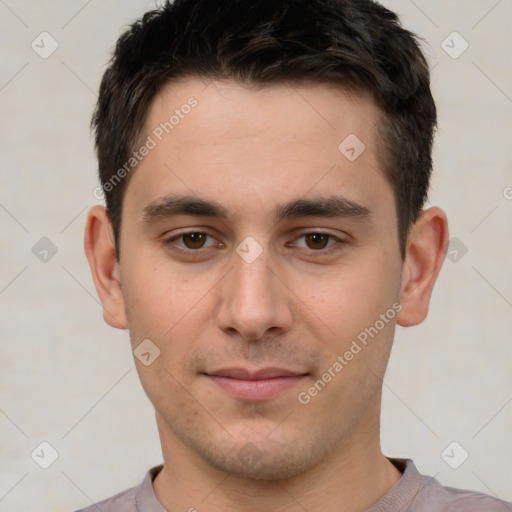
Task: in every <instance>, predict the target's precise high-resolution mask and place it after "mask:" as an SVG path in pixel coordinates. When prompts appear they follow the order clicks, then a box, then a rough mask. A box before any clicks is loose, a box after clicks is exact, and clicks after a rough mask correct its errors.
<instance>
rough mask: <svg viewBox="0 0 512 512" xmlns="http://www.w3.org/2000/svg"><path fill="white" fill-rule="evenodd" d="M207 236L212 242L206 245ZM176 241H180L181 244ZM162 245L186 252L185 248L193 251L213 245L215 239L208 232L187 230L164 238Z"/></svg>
mask: <svg viewBox="0 0 512 512" xmlns="http://www.w3.org/2000/svg"><path fill="white" fill-rule="evenodd" d="M208 238H211V239H212V242H213V243H211V244H210V245H206V241H207V239H208ZM178 242H182V244H179V243H178ZM164 245H165V246H166V247H172V248H173V249H175V250H177V251H178V252H186V251H187V250H188V251H194V250H197V249H203V248H205V247H212V246H214V245H215V239H214V238H213V237H211V236H210V235H209V234H208V233H204V232H202V231H189V232H187V233H181V234H179V235H175V236H173V237H171V238H168V239H166V240H164Z"/></svg>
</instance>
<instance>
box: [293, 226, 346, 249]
mask: <svg viewBox="0 0 512 512" xmlns="http://www.w3.org/2000/svg"><path fill="white" fill-rule="evenodd" d="M301 239H303V240H304V242H305V244H304V245H300V244H296V247H301V248H304V249H310V250H311V251H313V252H321V253H323V254H325V253H329V252H331V251H332V249H330V248H331V247H334V246H336V245H343V244H344V243H346V242H345V241H344V240H342V239H341V238H338V237H336V236H334V235H331V234H330V233H322V232H319V231H312V232H309V233H303V234H302V235H300V236H299V237H298V238H296V240H301Z"/></svg>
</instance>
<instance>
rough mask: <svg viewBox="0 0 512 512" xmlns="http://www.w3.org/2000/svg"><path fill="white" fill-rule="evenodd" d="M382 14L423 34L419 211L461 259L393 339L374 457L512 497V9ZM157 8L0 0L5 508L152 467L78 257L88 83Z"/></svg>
mask: <svg viewBox="0 0 512 512" xmlns="http://www.w3.org/2000/svg"><path fill="white" fill-rule="evenodd" d="M386 4H387V5H388V6H389V7H391V8H393V9H395V10H396V11H397V12H398V13H400V14H401V15H402V19H403V22H404V24H405V25H406V26H407V27H408V28H410V29H411V30H413V31H415V32H417V33H418V34H419V35H420V36H421V37H423V38H424V39H425V41H426V43H425V48H426V51H427V53H428V55H429V59H430V62H431V65H432V67H433V72H432V78H433V91H434V95H435V97H436V100H437V103H438V107H439V123H440V129H439V133H438V137H437V143H436V150H435V176H434V179H433V184H432V192H431V203H432V204H436V205H440V206H442V207H443V208H444V209H445V210H446V211H447V213H448V215H449V218H450V226H451V236H452V237H457V238H458V239H459V240H460V242H461V243H463V244H464V245H465V246H466V247H467V253H466V254H464V255H463V257H460V256H461V254H462V253H461V252H460V251H459V253H458V255H459V258H460V259H459V260H458V261H457V262H452V261H446V262H445V266H444V269H443V271H442V273H441V276H440V279H439V282H438V285H437V287H436V290H435V293H434V296H433V300H432V307H431V314H430V317H429V319H428V320H427V321H426V322H424V323H423V324H422V325H420V326H418V327H414V328H409V329H399V331H398V334H397V339H396V344H395V347H394V349H393V354H392V361H391V364H390V367H389V371H388V373H387V376H386V379H385V388H384V399H383V425H382V441H383V448H384V451H385V453H386V454H387V455H392V456H400V457H410V458H413V459H414V460H415V462H416V464H417V466H418V468H419V469H420V471H421V472H423V473H426V474H430V475H435V476H436V478H437V479H439V480H440V481H441V482H443V483H445V484H449V485H454V486H458V487H465V488H473V489H478V490H481V491H484V492H486V493H489V494H497V495H499V496H500V497H502V498H504V499H508V500H512V471H511V467H512V435H511V432H512V339H511V331H512V270H511V262H512V237H511V233H512V200H511V198H512V188H507V187H512V173H511V168H512V167H511V160H512V156H511V154H512V153H511V150H510V143H511V134H512V130H511V128H512V60H511V59H510V48H512V35H511V33H512V26H511V21H510V20H512V2H511V1H510V0H501V1H496V0H478V1H477V0H471V1H468V0H453V1H450V2H445V1H443V0H435V1H432V0H431V1H426V0H416V1H414V2H413V1H412V0H399V1H388V2H386ZM153 6H154V2H146V1H142V0H141V1H135V0H131V1H120V0H117V1H105V0H101V1H100V0H90V1H88V2H87V1H84V0H82V1H78V0H73V1H71V0H67V1H57V0H55V1H48V0H47V1H39V2H35V1H32V2H30V1H28V0H2V1H0V41H1V52H2V53H1V60H0V62H1V65H0V109H1V118H0V119H1V123H0V156H1V165H0V169H1V171H0V172H1V175H2V181H1V183H2V186H1V187H0V244H1V267H0V308H1V310H0V311H1V312H0V322H1V327H0V328H1V346H0V350H1V354H0V364H1V370H0V389H1V392H0V450H1V460H0V512H3V511H9V512H13V511H14V512H16V511H23V512H25V511H27V510H31V509H34V510H36V509H37V510H39V511H48V512H49V511H52V512H54V511H71V510H74V509H76V508H78V507H81V506H85V505H88V504H89V503H90V500H98V499H101V498H105V497H107V496H109V495H111V494H114V493H116V492H118V491H120V490H122V489H125V488H127V487H129V486H132V485H135V484H137V483H138V482H139V481H140V480H141V479H142V477H143V475H144V473H145V471H146V470H147V469H148V468H149V467H150V466H152V465H155V464H158V463H160V461H161V454H160V447H159V441H158V436H157V431H156V426H155V424H154V417H153V412H152V408H151V406H150V404H149V402H148V400H147V399H146V397H145V395H144V394H143V391H142V389H141V387H140V385H139V383H138V378H137V375H136V371H135V367H134V362H133V359H132V355H131V353H130V349H129V343H128V338H127V333H125V332H120V331H115V330H114V329H112V328H110V327H108V326H107V325H106V324H104V323H103V320H102V316H101V308H100V306H99V303H98V301H97V299H96V293H95V290H94V288H93V284H92V280H91V277H90V275H89V269H88V266H87V263H86V260H85V257H84V254H83V249H82V233H83V228H84V221H85V215H86V210H87V208H88V207H90V206H91V205H93V204H95V203H97V202H98V201H97V200H96V199H95V198H94V197H93V195H92V191H93V189H94V188H95V187H96V186H97V181H96V175H95V170H96V163H95V159H94V155H93V149H92V139H91V135H90V133H89V128H88V125H89V119H90V114H91V112H92V109H93V105H94V102H95V100H96V91H97V88H98V85H99V80H100V77H101V74H102V72H103V70H104V66H105V63H106V61H107V58H108V55H109V52H110V50H111V49H112V47H113V45H114V43H115V40H116V39H117V36H118V35H119V34H120V33H121V30H122V26H123V25H124V24H126V23H128V22H130V21H132V20H133V19H134V18H135V17H137V16H139V15H141V14H142V13H143V12H144V11H145V10H146V9H148V8H152V7H153ZM43 31H47V32H49V33H50V34H51V36H52V37H53V38H54V39H55V40H56V41H57V42H58V45H59V46H58V49H57V50H56V51H55V52H54V53H53V54H52V55H51V56H50V57H48V58H47V59H42V58H41V57H40V56H39V55H38V54H37V53H36V52H35V51H34V50H33V49H32V48H31V42H32V41H33V40H34V39H36V37H37V36H38V35H39V34H40V33H41V32H43ZM453 31H457V32H458V33H459V34H460V35H461V36H462V37H463V38H464V40H466V41H467V43H468V44H469V47H468V49H467V51H465V52H464V53H463V54H462V55H460V56H459V57H458V58H457V59H454V58H452V57H450V56H449V55H448V54H447V53H446V52H445V51H444V50H443V48H442V47H441V45H442V42H443V41H444V40H446V41H447V42H446V43H445V45H446V44H447V45H448V46H452V47H453V48H447V49H448V50H449V51H450V52H451V53H452V54H453V53H454V52H458V51H459V50H460V49H462V48H463V47H462V46H461V45H462V44H463V41H462V40H460V39H459V38H458V36H453V35H452V36H450V34H451V33H452V32H453ZM448 36H449V37H448ZM447 37H448V39H446V38H447ZM37 41H40V38H39V39H36V42H37ZM48 41H49V40H47V44H46V45H45V48H46V49H48V48H49V47H50V46H49V42H48ZM507 196H508V199H507ZM42 237H48V238H49V239H50V240H51V241H52V242H53V244H55V246H56V248H57V251H58V252H57V253H56V254H55V255H54V256H53V257H52V258H51V259H50V260H49V261H48V262H46V263H43V262H41V261H39V259H38V258H36V256H35V255H34V254H33V252H32V248H33V246H34V245H35V244H36V243H37V242H38V241H39V240H40V239H41V238H42ZM42 441H47V442H49V443H50V444H51V445H52V446H53V447H54V449H55V450H56V451H57V452H58V454H59V457H58V459H57V460H56V462H55V463H54V464H53V465H51V466H50V467H49V468H48V469H46V470H44V469H42V468H40V467H39V466H38V465H36V463H35V462H34V461H33V460H32V458H31V456H30V454H31V452H32V451H33V450H34V449H35V448H36V447H38V446H39V444H40V443H41V442H42ZM453 441H456V442H458V443H459V444H460V446H461V447H463V449H465V450H466V451H467V452H468V453H469V458H468V459H467V460H466V461H465V462H464V463H463V464H462V465H461V466H460V467H459V468H458V469H452V468H451V467H449V465H448V464H447V463H446V462H445V460H443V458H442V456H441V453H442V452H443V450H444V449H445V448H446V447H447V446H448V445H449V444H450V443H452V442H453ZM461 449H462V448H459V447H458V446H457V447H456V448H455V450H454V451H453V452H451V451H450V450H449V454H450V455H452V459H451V462H452V461H453V460H458V457H460V454H461V453H462V452H461ZM36 453H40V449H39V451H36ZM48 453H49V451H48V449H47V450H46V455H45V457H47V456H48V455H47V454H48ZM452 464H453V462H452ZM192 505H194V506H196V508H198V510H200V511H201V510H207V502H205V503H204V504H202V503H201V502H200V501H199V500H198V503H195V504H191V506H192Z"/></svg>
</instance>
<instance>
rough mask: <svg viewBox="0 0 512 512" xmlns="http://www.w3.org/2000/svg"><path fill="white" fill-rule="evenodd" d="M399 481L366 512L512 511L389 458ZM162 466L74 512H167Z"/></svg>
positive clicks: (507, 504) (506, 504)
mask: <svg viewBox="0 0 512 512" xmlns="http://www.w3.org/2000/svg"><path fill="white" fill-rule="evenodd" d="M389 460H390V461H391V462H392V463H393V464H394V465H395V466H396V467H397V468H398V470H399V471H400V472H401V473H402V478H401V479H400V480H399V481H398V482H397V483H396V485H395V486H394V487H393V488H392V489H391V490H390V491H389V492H388V493H386V494H385V495H384V496H382V498H380V500H379V501H378V502H377V503H375V504H374V505H372V506H371V507H370V508H369V509H368V510H367V511H366V512H512V503H510V502H505V501H501V500H499V499H497V498H492V497H491V496H487V495H486V494H482V493H479V492H475V491H465V490H462V489H455V488H453V487H444V486H443V485H441V484H440V483H439V482H438V481H437V480H435V479H434V478H432V477H428V476H423V475H420V473H419V472H418V470H417V469H416V466H415V465H414V463H413V461H412V460H410V459H392V458H390V459H389ZM161 469H162V466H155V467H154V468H152V469H150V470H149V471H148V472H147V473H146V476H145V478H144V480H143V481H142V483H141V484H140V485H139V486H138V487H132V488H131V489H128V490H126V491H123V492H121V493H119V494H116V495H115V496H112V498H108V499H106V500H103V501H100V502H99V503H95V504H93V505H91V506H89V507H87V508H84V509H81V510H78V511H77V512H167V511H166V509H165V508H164V507H163V506H162V504H161V503H160V502H159V501H158V499H157V497H156V495H155V492H154V491H153V486H152V482H153V480H154V479H155V477H156V475H158V473H159V471H160V470H161Z"/></svg>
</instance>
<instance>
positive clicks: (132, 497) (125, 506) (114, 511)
mask: <svg viewBox="0 0 512 512" xmlns="http://www.w3.org/2000/svg"><path fill="white" fill-rule="evenodd" d="M162 467H163V466H162V465H159V466H155V467H153V468H151V469H150V470H148V471H147V473H146V475H145V476H144V480H143V481H142V483H141V484H140V485H138V486H135V487H131V488H130V489H126V491H122V492H120V493H118V494H116V495H114V496H112V497H111V498H107V499H105V500H103V501H100V502H98V503H93V504H92V505H89V506H88V507H86V508H82V509H80V510H77V511H76V512H98V511H101V512H139V511H142V510H145V511H148V512H149V511H151V512H165V509H164V508H163V507H162V505H161V504H160V502H159V501H158V499H157V497H156V496H155V492H154V490H153V485H152V482H153V480H154V479H155V477H156V475H157V474H158V473H159V472H160V471H161V469H162Z"/></svg>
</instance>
